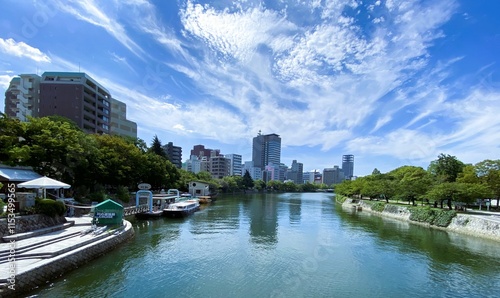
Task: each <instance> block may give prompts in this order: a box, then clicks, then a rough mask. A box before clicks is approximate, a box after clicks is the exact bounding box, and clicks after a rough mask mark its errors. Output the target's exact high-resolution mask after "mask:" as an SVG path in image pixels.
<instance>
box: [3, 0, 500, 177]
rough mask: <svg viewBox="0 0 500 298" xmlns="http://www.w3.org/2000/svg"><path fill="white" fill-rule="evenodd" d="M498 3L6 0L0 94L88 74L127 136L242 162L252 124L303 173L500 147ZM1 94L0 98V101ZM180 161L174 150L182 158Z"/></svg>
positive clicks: (482, 153)
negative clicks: (51, 78)
mask: <svg viewBox="0 0 500 298" xmlns="http://www.w3.org/2000/svg"><path fill="white" fill-rule="evenodd" d="M498 11H500V2H499V1H466V0H440V1H426V0H414V1H404V2H397V1H380V0H371V1H369V0H367V1H357V0H356V1H352V0H339V1H333V2H332V1H265V0H264V1H243V0H236V1H230V2H228V1H216V0H207V1H198V0H179V1H159V0H145V1H105V0H92V1H80V0H68V1H62V0H46V1H45V0H44V1H41V0H34V1H14V0H6V1H4V3H3V5H2V9H1V10H0V18H1V19H2V22H0V94H4V93H5V90H6V89H7V88H8V84H9V82H10V81H11V79H12V78H13V77H15V76H17V75H19V74H30V73H31V74H38V75H40V74H41V73H42V72H44V71H54V72H85V73H87V74H88V75H89V76H91V77H92V78H93V79H95V80H96V81H98V82H99V83H100V84H102V85H103V86H106V88H107V89H108V91H109V92H110V93H111V94H112V95H113V97H114V98H117V99H118V100H120V101H122V102H123V103H125V104H126V105H127V118H128V119H129V120H131V121H133V122H135V123H137V136H138V137H139V138H140V139H142V140H144V141H145V142H146V143H147V144H148V145H150V144H151V141H152V139H153V138H154V136H155V135H157V136H158V138H159V139H160V140H161V141H162V143H163V144H167V143H168V142H173V144H175V146H179V147H181V148H183V149H184V150H183V151H184V152H188V150H189V149H190V148H192V146H193V145H196V144H204V145H205V146H206V147H207V148H217V149H220V151H221V152H223V153H227V154H240V155H242V160H243V161H248V160H251V159H252V138H253V137H254V136H255V135H256V134H257V133H258V132H259V131H262V133H263V134H269V133H276V134H278V135H280V137H281V138H282V140H283V142H282V144H281V148H282V150H281V157H280V158H281V162H282V163H284V164H286V165H288V166H290V165H291V164H292V162H293V160H297V161H298V162H300V163H302V164H303V166H304V171H312V170H314V169H316V170H318V171H322V170H323V169H325V168H332V167H333V166H335V165H339V166H340V163H341V160H339V159H340V158H341V157H342V155H348V154H353V155H354V156H355V157H356V166H355V169H354V175H355V176H365V175H369V174H371V172H372V171H373V169H375V168H377V169H379V170H380V171H381V172H388V171H390V170H393V169H395V168H397V167H400V166H404V165H413V166H421V167H424V168H427V166H428V165H429V164H430V162H431V161H433V160H436V159H437V157H438V155H439V154H440V153H444V154H450V155H453V156H456V157H457V158H458V159H459V160H461V161H463V162H465V163H472V164H474V163H477V162H480V161H483V160H484V159H498V158H499V157H498V141H497V140H498V139H500V118H499V117H498V115H499V114H500V56H499V55H498V53H499V52H500V38H499V36H500V18H498V16H497V14H498V13H497V12H498ZM3 106H4V98H3V96H0V107H3ZM183 159H184V158H183Z"/></svg>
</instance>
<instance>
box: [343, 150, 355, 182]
mask: <svg viewBox="0 0 500 298" xmlns="http://www.w3.org/2000/svg"><path fill="white" fill-rule="evenodd" d="M342 172H344V176H345V179H347V180H351V179H352V177H353V176H354V155H352V154H349V155H342Z"/></svg>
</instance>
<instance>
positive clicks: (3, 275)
mask: <svg viewBox="0 0 500 298" xmlns="http://www.w3.org/2000/svg"><path fill="white" fill-rule="evenodd" d="M66 220H67V221H68V222H67V223H66V224H64V225H60V226H55V227H51V228H47V229H42V230H36V231H31V232H27V233H20V234H14V235H11V236H6V237H4V238H3V241H9V242H2V243H0V281H2V280H5V279H7V278H8V277H9V269H10V268H11V266H12V264H14V265H15V268H16V275H20V274H22V273H24V272H26V271H29V270H31V269H33V268H36V267H38V266H40V265H42V264H46V263H47V262H50V261H51V258H54V257H56V256H58V255H61V254H64V253H66V252H68V251H71V250H74V249H76V248H80V247H82V246H85V245H88V244H91V243H93V242H95V241H98V240H100V239H102V238H105V237H108V236H110V235H111V234H110V233H101V234H98V235H96V234H95V233H93V232H92V226H91V218H90V217H67V218H66ZM12 258H14V259H15V261H14V262H12Z"/></svg>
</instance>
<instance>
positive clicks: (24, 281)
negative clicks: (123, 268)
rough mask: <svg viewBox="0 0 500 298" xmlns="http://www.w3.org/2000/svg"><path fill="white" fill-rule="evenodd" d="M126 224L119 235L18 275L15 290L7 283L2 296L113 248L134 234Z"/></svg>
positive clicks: (33, 286)
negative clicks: (9, 287) (8, 286)
mask: <svg viewBox="0 0 500 298" xmlns="http://www.w3.org/2000/svg"><path fill="white" fill-rule="evenodd" d="M124 225H125V226H124V228H123V231H121V233H119V234H117V235H110V236H109V237H106V238H104V239H101V240H98V241H96V242H93V243H90V244H88V245H85V246H83V247H80V248H78V249H75V250H71V251H69V252H67V253H64V254H61V255H58V256H56V257H54V258H53V259H51V261H50V262H48V263H45V264H43V265H40V266H38V267H36V268H33V269H32V270H30V271H27V272H24V273H22V274H19V275H17V276H16V284H15V288H16V289H15V291H12V290H10V289H8V288H7V285H5V287H4V288H3V289H0V297H10V296H19V295H20V294H22V293H26V292H29V291H31V290H34V289H36V288H37V287H39V286H42V285H45V284H46V283H47V282H48V281H50V280H54V279H56V278H59V277H61V276H62V275H63V274H64V273H66V272H68V271H71V270H74V269H76V268H78V267H79V266H81V265H83V264H85V263H87V262H89V261H91V260H93V259H95V258H97V257H99V256H101V255H103V254H104V253H106V252H108V251H110V250H112V249H113V248H115V247H116V246H118V245H119V244H120V243H123V242H125V241H126V240H128V239H130V238H132V237H133V236H134V229H133V227H132V224H131V223H130V222H128V221H125V220H124Z"/></svg>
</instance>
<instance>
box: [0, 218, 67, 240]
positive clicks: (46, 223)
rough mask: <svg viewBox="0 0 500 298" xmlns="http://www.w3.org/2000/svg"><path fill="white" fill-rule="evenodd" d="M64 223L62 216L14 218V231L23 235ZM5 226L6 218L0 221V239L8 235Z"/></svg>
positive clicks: (64, 219)
mask: <svg viewBox="0 0 500 298" xmlns="http://www.w3.org/2000/svg"><path fill="white" fill-rule="evenodd" d="M65 222H66V218H65V217H64V216H56V217H50V216H48V215H45V214H33V215H23V216H16V221H15V223H16V228H15V230H16V233H25V232H30V231H34V230H40V229H44V228H48V227H53V226H57V225H61V224H63V223H65ZM7 224H8V222H7V218H2V219H0V238H2V237H3V236H8V235H10V234H9V231H8V229H7Z"/></svg>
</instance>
